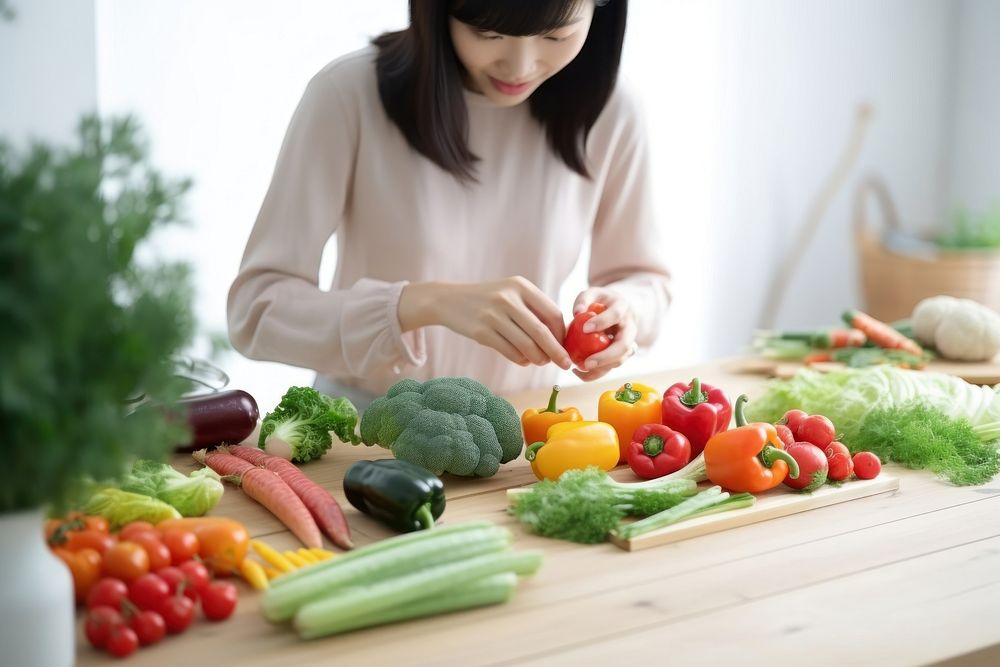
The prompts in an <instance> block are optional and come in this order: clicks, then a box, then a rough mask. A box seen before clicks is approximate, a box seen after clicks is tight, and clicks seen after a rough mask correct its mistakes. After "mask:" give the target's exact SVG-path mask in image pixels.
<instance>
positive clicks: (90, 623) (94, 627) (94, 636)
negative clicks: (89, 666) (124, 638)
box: [83, 606, 125, 648]
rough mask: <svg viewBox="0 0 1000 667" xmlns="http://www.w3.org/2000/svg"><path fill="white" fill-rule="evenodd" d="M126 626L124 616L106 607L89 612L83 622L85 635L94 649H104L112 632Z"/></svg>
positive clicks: (94, 608) (99, 607)
mask: <svg viewBox="0 0 1000 667" xmlns="http://www.w3.org/2000/svg"><path fill="white" fill-rule="evenodd" d="M119 625H125V621H124V620H122V615H121V614H119V613H118V611H117V610H116V609H112V608H111V607H105V606H97V607H93V608H92V609H91V610H90V611H89V612H87V618H86V620H84V622H83V634H85V635H86V636H87V641H89V642H90V645H91V646H93V647H94V648H104V647H105V645H107V643H108V638H109V637H110V636H111V630H112V629H114V628H116V627H118V626H119Z"/></svg>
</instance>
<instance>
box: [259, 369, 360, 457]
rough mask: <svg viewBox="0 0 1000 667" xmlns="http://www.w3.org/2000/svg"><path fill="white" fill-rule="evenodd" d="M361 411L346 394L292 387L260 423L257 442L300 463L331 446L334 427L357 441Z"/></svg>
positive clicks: (340, 434) (343, 436)
mask: <svg viewBox="0 0 1000 667" xmlns="http://www.w3.org/2000/svg"><path fill="white" fill-rule="evenodd" d="M357 423H358V411H357V409H356V408H355V407H354V405H353V404H352V403H351V402H350V401H349V400H347V399H346V398H331V397H329V396H326V395H324V394H321V393H319V392H318V391H316V390H315V389H313V388H312V387H290V388H289V389H288V391H287V392H285V395H284V396H282V397H281V402H280V403H278V407H276V408H275V409H274V410H273V411H272V412H269V413H268V414H267V416H265V417H264V421H263V422H262V423H261V425H260V437H259V438H258V440H257V446H258V447H260V448H261V449H263V450H266V451H267V452H268V453H269V454H274V455H275V456H281V457H282V458H286V459H291V460H292V461H297V462H299V463H305V462H306V461H312V460H313V459H318V458H319V457H321V456H323V454H325V453H326V450H328V449H330V446H331V445H332V444H333V438H331V437H330V432H331V431H333V432H334V433H336V434H337V437H338V438H340V439H341V440H343V441H344V442H349V443H351V444H357V443H358V442H359V439H358V436H357V435H355V433H354V427H355V426H356V425H357Z"/></svg>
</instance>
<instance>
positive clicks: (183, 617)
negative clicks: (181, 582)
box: [160, 595, 194, 634]
mask: <svg viewBox="0 0 1000 667" xmlns="http://www.w3.org/2000/svg"><path fill="white" fill-rule="evenodd" d="M160 616H162V617H163V621H164V622H165V623H166V625H167V632H169V633H170V634H177V633H178V632H184V631H185V630H187V629H188V626H189V625H191V621H193V620H194V602H192V601H191V600H190V599H189V598H186V597H184V596H183V595H174V596H171V597H169V598H167V599H166V601H165V602H164V603H163V605H162V606H161V607H160Z"/></svg>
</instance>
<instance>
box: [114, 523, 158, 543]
mask: <svg viewBox="0 0 1000 667" xmlns="http://www.w3.org/2000/svg"><path fill="white" fill-rule="evenodd" d="M155 532H156V528H155V527H154V526H153V524H151V523H150V522H148V521H132V522H130V523H127V524H125V526H124V527H123V528H122V529H121V530H120V531H119V532H118V538H119V539H122V540H128V541H129V542H131V541H132V536H133V535H137V534H139V533H155Z"/></svg>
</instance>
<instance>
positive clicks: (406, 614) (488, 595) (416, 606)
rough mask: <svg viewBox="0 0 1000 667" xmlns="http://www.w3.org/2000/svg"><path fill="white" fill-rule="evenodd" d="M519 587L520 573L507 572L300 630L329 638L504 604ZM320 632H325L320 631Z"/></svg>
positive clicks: (311, 636) (300, 628) (314, 635)
mask: <svg viewBox="0 0 1000 667" xmlns="http://www.w3.org/2000/svg"><path fill="white" fill-rule="evenodd" d="M516 586H517V575H516V574H514V573H513V572H503V573H501V574H494V575H492V576H489V577H485V578H483V579H480V580H478V581H474V582H472V583H469V584H466V585H464V586H458V587H454V588H450V589H449V590H447V591H444V592H442V593H438V594H437V595H435V596H433V597H425V598H421V599H417V600H413V601H411V602H407V603H405V604H401V605H399V606H396V607H391V608H389V609H384V610H382V611H377V612H372V613H369V614H362V615H359V616H348V615H344V616H339V617H337V618H336V619H331V620H330V621H329V622H327V623H325V624H324V625H323V627H322V630H319V629H316V630H313V629H312V628H310V627H303V626H299V631H300V632H302V633H303V634H302V636H303V638H313V637H320V636H323V637H325V636H328V635H333V634H338V633H341V632H348V631H350V630H357V629H359V628H367V627H370V626H373V625H384V624H386V623H395V622H396V621H405V620H408V619H412V618H422V617H424V616H433V615H435V614H444V613H448V612H452V611H460V610H462V609H471V608H473V607H485V606H486V605H491V604H501V603H504V602H508V601H510V598H511V596H513V594H514V588H515V587H516ZM320 632H322V634H319V633H320Z"/></svg>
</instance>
